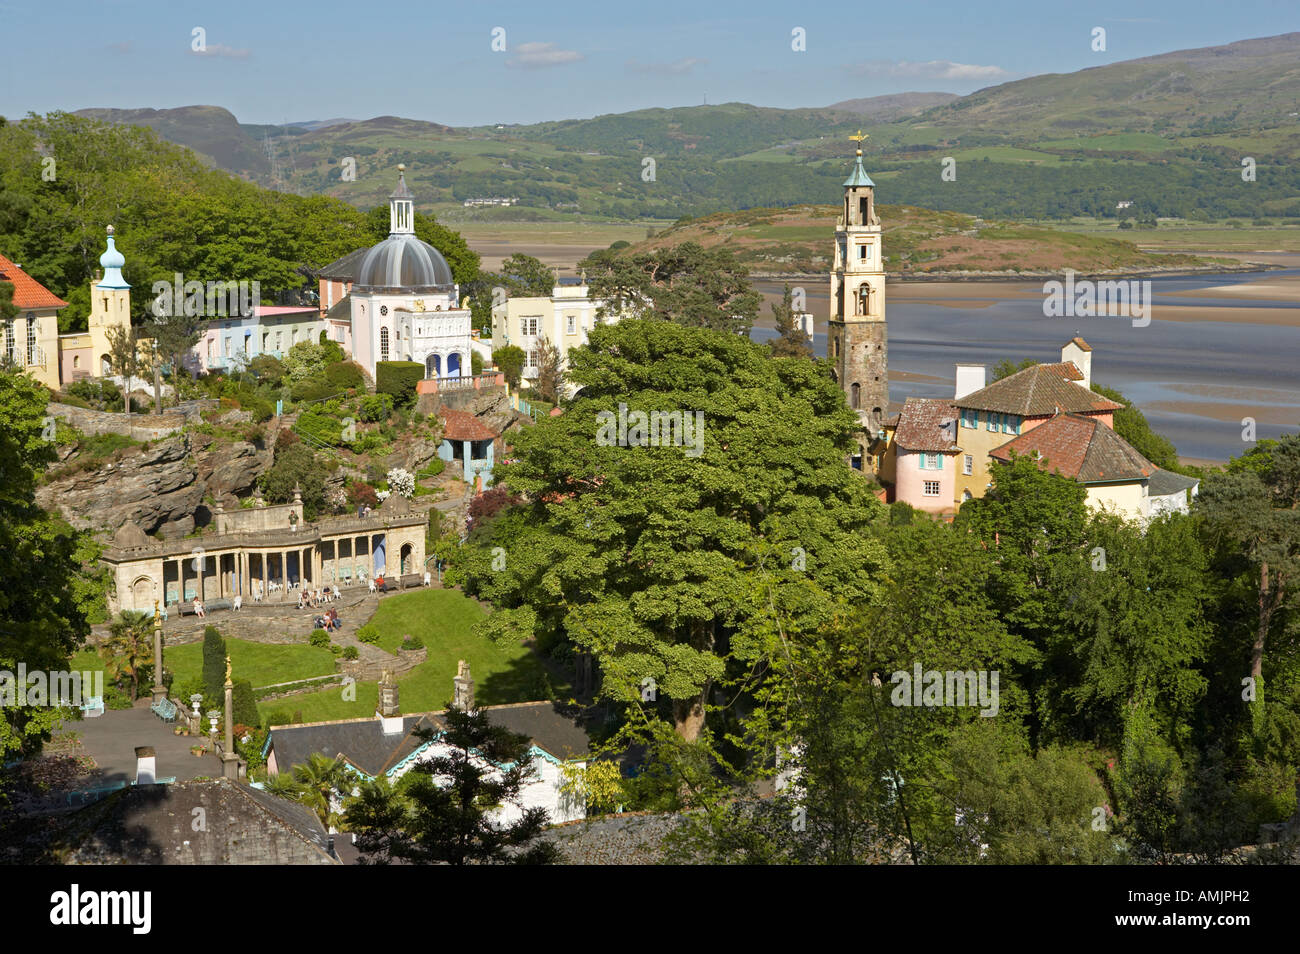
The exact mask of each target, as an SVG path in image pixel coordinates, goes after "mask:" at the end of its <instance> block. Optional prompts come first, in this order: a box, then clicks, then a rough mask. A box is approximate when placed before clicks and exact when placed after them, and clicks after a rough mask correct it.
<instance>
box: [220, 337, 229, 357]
mask: <svg viewBox="0 0 1300 954" xmlns="http://www.w3.org/2000/svg"><path fill="white" fill-rule="evenodd" d="M221 354H222V356H223V357H227V358H229V357H230V339H229V338H226V339H225V340H224V341H222V342H221Z"/></svg>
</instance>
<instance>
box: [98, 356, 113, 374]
mask: <svg viewBox="0 0 1300 954" xmlns="http://www.w3.org/2000/svg"><path fill="white" fill-rule="evenodd" d="M112 373H113V361H112V359H111V358H109V356H108V355H106V354H101V355H100V356H99V376H100V377H101V378H106V377H108V376H109V375H111V374H112Z"/></svg>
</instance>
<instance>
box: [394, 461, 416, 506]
mask: <svg viewBox="0 0 1300 954" xmlns="http://www.w3.org/2000/svg"><path fill="white" fill-rule="evenodd" d="M388 489H389V490H391V491H392V492H393V493H395V494H397V495H398V496H399V497H405V498H407V499H408V500H409V499H410V498H411V497H413V496H415V475H414V474H412V473H411V472H410V471H409V470H406V469H405V468H402V467H394V468H393V469H392V470H390V471H389V472H388Z"/></svg>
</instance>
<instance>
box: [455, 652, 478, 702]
mask: <svg viewBox="0 0 1300 954" xmlns="http://www.w3.org/2000/svg"><path fill="white" fill-rule="evenodd" d="M451 684H452V697H451V698H452V705H454V706H455V707H456V708H457V709H464V710H465V711H466V712H468V711H470V710H471V709H473V708H474V679H473V677H472V676H470V674H469V663H467V662H465V660H463V659H462V660H460V664H459V665H458V666H457V667H456V678H455V679H453V680H452V681H451Z"/></svg>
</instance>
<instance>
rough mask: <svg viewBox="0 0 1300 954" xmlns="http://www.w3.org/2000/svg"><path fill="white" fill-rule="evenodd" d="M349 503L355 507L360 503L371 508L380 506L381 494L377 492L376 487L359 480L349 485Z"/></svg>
mask: <svg viewBox="0 0 1300 954" xmlns="http://www.w3.org/2000/svg"><path fill="white" fill-rule="evenodd" d="M348 503H349V504H350V505H351V506H352V507H353V508H354V509H355V508H356V507H357V506H359V505H360V504H365V505H366V506H367V507H371V508H374V507H378V506H379V495H378V494H376V493H375V488H374V487H371V486H370V485H369V484H363V483H362V482H361V481H359V480H358V481H355V482H353V483H352V484H350V485H349V486H348Z"/></svg>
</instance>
